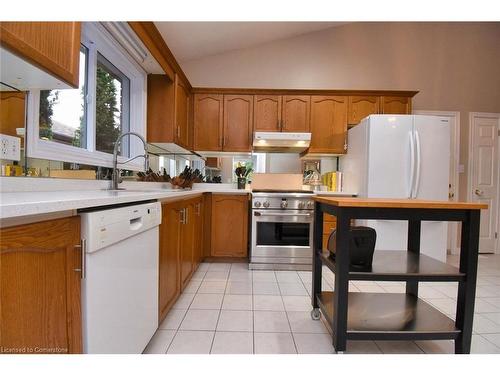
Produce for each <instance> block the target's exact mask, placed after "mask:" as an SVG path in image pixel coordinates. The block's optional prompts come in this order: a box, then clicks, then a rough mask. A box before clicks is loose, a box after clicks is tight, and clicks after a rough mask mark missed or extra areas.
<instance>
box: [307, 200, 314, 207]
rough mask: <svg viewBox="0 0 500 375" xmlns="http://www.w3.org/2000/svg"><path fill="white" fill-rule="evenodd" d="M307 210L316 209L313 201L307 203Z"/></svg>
mask: <svg viewBox="0 0 500 375" xmlns="http://www.w3.org/2000/svg"><path fill="white" fill-rule="evenodd" d="M307 208H311V209H312V208H314V202H313V201H309V202H307Z"/></svg>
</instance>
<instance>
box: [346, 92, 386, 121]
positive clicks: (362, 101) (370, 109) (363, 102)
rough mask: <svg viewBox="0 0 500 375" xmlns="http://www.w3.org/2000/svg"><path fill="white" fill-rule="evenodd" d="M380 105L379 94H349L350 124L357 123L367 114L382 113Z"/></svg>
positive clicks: (348, 119)
mask: <svg viewBox="0 0 500 375" xmlns="http://www.w3.org/2000/svg"><path fill="white" fill-rule="evenodd" d="M379 105H380V100H379V97H378V96H349V109H348V111H349V112H348V113H349V114H348V118H347V122H348V124H349V125H357V124H359V122H360V121H361V120H363V119H364V118H365V117H366V116H369V115H373V114H377V113H380V108H379Z"/></svg>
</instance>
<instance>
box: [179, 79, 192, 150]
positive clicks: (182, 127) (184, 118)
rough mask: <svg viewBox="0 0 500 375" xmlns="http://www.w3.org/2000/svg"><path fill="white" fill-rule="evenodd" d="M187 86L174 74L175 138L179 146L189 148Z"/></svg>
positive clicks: (188, 98) (188, 97)
mask: <svg viewBox="0 0 500 375" xmlns="http://www.w3.org/2000/svg"><path fill="white" fill-rule="evenodd" d="M189 100H190V96H189V88H188V87H187V86H186V85H185V84H184V83H183V82H182V81H181V80H180V79H179V76H178V75H177V74H176V75H175V131H176V135H175V140H176V142H175V143H177V144H178V145H179V146H182V147H184V148H186V149H189V148H191V146H192V144H190V143H191V142H190V135H191V134H190V133H191V131H190V126H189Z"/></svg>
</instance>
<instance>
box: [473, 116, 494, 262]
mask: <svg viewBox="0 0 500 375" xmlns="http://www.w3.org/2000/svg"><path fill="white" fill-rule="evenodd" d="M499 123H500V114H495V113H471V114H470V124H469V134H470V136H471V137H470V138H471V139H470V147H469V150H471V151H472V152H469V153H470V155H469V199H470V200H471V201H474V202H481V203H486V204H487V205H488V209H487V210H481V229H480V235H479V251H480V252H481V253H494V252H495V250H496V246H497V237H498V234H497V220H498V196H497V195H498V169H499V168H500V162H499V160H498V159H499V153H498V136H499V131H500V130H499V129H500V126H499Z"/></svg>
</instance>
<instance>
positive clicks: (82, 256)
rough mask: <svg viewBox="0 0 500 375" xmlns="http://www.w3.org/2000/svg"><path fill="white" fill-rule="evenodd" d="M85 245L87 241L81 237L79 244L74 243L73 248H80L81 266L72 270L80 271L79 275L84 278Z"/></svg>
mask: <svg viewBox="0 0 500 375" xmlns="http://www.w3.org/2000/svg"><path fill="white" fill-rule="evenodd" d="M86 245H87V241H86V240H85V239H84V238H82V239H81V240H80V244H79V245H75V248H76V249H80V257H81V266H80V267H81V268H74V269H73V271H75V272H80V277H81V278H82V279H85V275H86V272H85V271H86V267H85V251H86Z"/></svg>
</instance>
